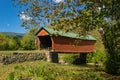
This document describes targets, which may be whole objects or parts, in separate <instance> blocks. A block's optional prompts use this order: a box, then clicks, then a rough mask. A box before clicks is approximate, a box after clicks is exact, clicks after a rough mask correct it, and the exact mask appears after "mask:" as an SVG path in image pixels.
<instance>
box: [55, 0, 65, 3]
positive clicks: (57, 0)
mask: <svg viewBox="0 0 120 80" xmlns="http://www.w3.org/2000/svg"><path fill="white" fill-rule="evenodd" d="M54 1H55V2H56V3H59V2H63V0H54Z"/></svg>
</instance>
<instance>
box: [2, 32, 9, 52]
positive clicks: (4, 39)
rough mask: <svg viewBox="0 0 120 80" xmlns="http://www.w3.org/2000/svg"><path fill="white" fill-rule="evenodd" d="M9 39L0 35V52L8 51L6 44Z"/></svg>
mask: <svg viewBox="0 0 120 80" xmlns="http://www.w3.org/2000/svg"><path fill="white" fill-rule="evenodd" d="M8 41H9V39H8V38H7V37H6V36H5V35H3V34H1V33H0V50H8V49H9V44H8Z"/></svg>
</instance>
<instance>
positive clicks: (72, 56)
mask: <svg viewBox="0 0 120 80" xmlns="http://www.w3.org/2000/svg"><path fill="white" fill-rule="evenodd" d="M78 58H79V54H67V55H64V57H63V60H64V61H65V62H66V63H69V64H75V63H76V62H75V61H76V60H77V59H78Z"/></svg>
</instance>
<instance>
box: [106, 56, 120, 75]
mask: <svg viewBox="0 0 120 80" xmlns="http://www.w3.org/2000/svg"><path fill="white" fill-rule="evenodd" d="M105 65H106V66H105V68H106V71H107V72H108V73H110V74H114V75H120V55H116V54H113V55H110V54H108V55H107V60H106V63H105Z"/></svg>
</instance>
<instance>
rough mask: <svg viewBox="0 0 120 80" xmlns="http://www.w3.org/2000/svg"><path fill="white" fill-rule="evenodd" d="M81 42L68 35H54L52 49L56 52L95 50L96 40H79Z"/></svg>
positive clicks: (86, 51)
mask: <svg viewBox="0 0 120 80" xmlns="http://www.w3.org/2000/svg"><path fill="white" fill-rule="evenodd" d="M77 41H80V43H77V44H76V45H75V43H76V40H75V39H72V38H66V37H55V36H53V37H52V49H53V51H54V52H77V53H88V52H93V51H94V44H95V41H89V40H77Z"/></svg>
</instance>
